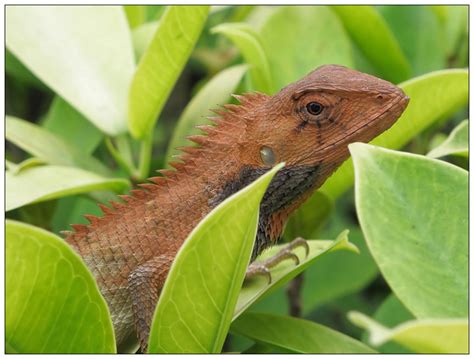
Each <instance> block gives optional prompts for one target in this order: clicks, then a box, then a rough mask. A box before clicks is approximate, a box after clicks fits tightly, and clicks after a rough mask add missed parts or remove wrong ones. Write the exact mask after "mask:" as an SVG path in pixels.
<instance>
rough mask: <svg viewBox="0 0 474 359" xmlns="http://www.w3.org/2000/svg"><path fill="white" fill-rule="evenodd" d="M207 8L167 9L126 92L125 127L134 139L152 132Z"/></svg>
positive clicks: (189, 51)
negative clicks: (126, 114)
mask: <svg viewBox="0 0 474 359" xmlns="http://www.w3.org/2000/svg"><path fill="white" fill-rule="evenodd" d="M208 11H209V6H170V7H168V8H167V10H166V12H165V14H164V15H163V17H162V19H161V20H160V25H159V27H158V29H157V31H156V33H155V36H154V37H153V40H152V41H151V44H150V45H149V47H148V49H147V50H146V52H145V54H144V55H143V56H142V58H141V60H140V63H139V64H138V68H137V71H136V72H135V75H134V76H133V80H132V85H131V87H130V93H129V109H128V127H129V129H130V132H131V133H132V135H133V136H135V137H137V138H142V137H144V136H145V135H146V134H147V133H149V132H150V131H152V130H153V127H154V125H155V122H156V120H157V117H158V115H159V114H160V112H161V110H162V108H163V106H164V104H165V102H166V100H167V98H168V96H169V94H170V92H171V89H172V88H173V86H174V84H175V82H176V80H177V79H178V76H179V74H180V73H181V71H182V70H183V68H184V65H185V64H186V61H187V60H188V58H189V55H190V54H191V51H192V49H193V48H194V45H195V43H196V41H197V39H198V38H199V35H200V34H201V30H202V28H203V26H204V23H205V21H206V18H207V13H208Z"/></svg>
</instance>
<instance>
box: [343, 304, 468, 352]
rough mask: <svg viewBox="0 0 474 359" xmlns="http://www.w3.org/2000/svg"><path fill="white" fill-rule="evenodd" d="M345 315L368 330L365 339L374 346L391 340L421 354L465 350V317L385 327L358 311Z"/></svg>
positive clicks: (466, 326)
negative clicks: (367, 335) (390, 327)
mask: <svg viewBox="0 0 474 359" xmlns="http://www.w3.org/2000/svg"><path fill="white" fill-rule="evenodd" d="M348 316H349V319H350V320H351V322H353V323H354V324H355V325H358V326H359V327H361V328H365V329H367V330H368V331H369V333H370V337H369V341H370V343H371V344H372V345H375V346H379V345H381V344H383V343H385V342H387V341H390V340H392V341H394V342H397V343H399V344H402V345H404V346H406V347H407V348H409V349H412V350H413V351H415V352H417V353H423V354H428V353H436V354H440V353H446V354H454V353H462V354H467V353H468V352H469V339H468V330H469V324H468V321H467V319H422V320H412V321H408V322H405V323H403V324H401V325H398V326H396V327H395V328H393V329H389V328H387V327H384V326H383V325H381V324H379V323H377V322H376V321H374V320H372V319H371V318H369V317H367V316H366V315H364V314H362V313H358V312H349V314H348Z"/></svg>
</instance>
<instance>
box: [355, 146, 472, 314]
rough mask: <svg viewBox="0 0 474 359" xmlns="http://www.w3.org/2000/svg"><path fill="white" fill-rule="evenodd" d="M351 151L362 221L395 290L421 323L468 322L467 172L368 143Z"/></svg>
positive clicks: (371, 245)
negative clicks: (461, 319) (440, 320)
mask: <svg viewBox="0 0 474 359" xmlns="http://www.w3.org/2000/svg"><path fill="white" fill-rule="evenodd" d="M349 150H350V151H351V154H352V156H353V158H354V164H355V173H356V207H357V214H358V217H359V221H360V224H361V227H362V230H363V232H364V236H365V239H366V241H367V243H368V246H369V249H370V252H371V253H372V255H373V257H374V259H375V261H376V262H377V264H378V266H379V268H380V271H381V272H382V274H383V276H384V278H385V279H386V280H387V282H388V284H389V285H390V287H391V288H392V290H393V292H394V293H395V294H396V295H397V297H398V298H399V299H400V300H401V302H402V303H403V304H404V305H405V306H406V307H407V308H408V309H409V310H410V311H411V312H412V313H413V314H414V315H415V317H417V318H450V317H464V316H467V313H468V277H467V265H468V172H467V171H465V170H463V169H460V168H459V167H456V166H454V165H451V164H449V163H446V162H443V161H438V160H433V159H429V158H427V157H424V156H419V155H413V154H408V153H402V152H396V151H391V150H386V149H382V148H379V147H375V146H371V145H366V144H362V143H354V144H351V145H349ZM447 303H449V305H447Z"/></svg>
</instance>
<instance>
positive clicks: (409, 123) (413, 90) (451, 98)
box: [320, 69, 468, 199]
mask: <svg viewBox="0 0 474 359" xmlns="http://www.w3.org/2000/svg"><path fill="white" fill-rule="evenodd" d="M399 86H400V88H402V89H403V91H405V93H406V94H407V95H408V96H409V97H410V103H409V105H408V107H407V109H406V110H405V112H404V113H403V114H402V116H401V117H400V118H399V119H398V121H397V122H396V123H395V124H394V125H393V126H392V127H391V128H390V129H389V130H387V131H386V132H384V133H383V134H381V135H380V136H378V137H377V138H375V139H374V140H373V141H371V142H370V143H372V144H374V145H377V146H382V147H386V148H393V149H397V148H401V147H403V146H404V145H406V144H407V143H408V142H409V141H410V140H411V139H412V138H414V137H415V136H416V135H418V134H419V133H421V132H422V131H423V130H425V129H427V128H428V127H429V126H430V125H433V124H434V123H440V122H441V121H443V120H445V119H447V118H448V117H449V116H450V115H452V114H453V113H454V112H455V111H457V110H459V109H460V108H461V107H462V106H465V105H466V104H467V101H468V72H467V70H460V69H454V70H443V71H437V72H433V73H430V74H426V75H423V76H420V77H416V78H414V79H411V80H409V81H406V82H404V83H402V84H400V85H399ZM353 181H354V171H353V166H352V160H350V159H349V160H347V161H346V162H344V164H343V165H342V166H341V167H340V168H339V169H338V170H337V171H336V172H335V173H334V174H333V175H332V176H331V177H330V178H329V179H328V180H327V181H326V182H325V183H324V185H323V186H322V187H321V188H320V191H322V192H324V193H325V194H327V195H329V197H331V198H333V199H335V198H337V197H338V196H340V195H341V194H342V193H343V192H344V191H346V190H347V189H348V188H349V187H351V185H352V183H353Z"/></svg>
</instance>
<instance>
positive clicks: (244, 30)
mask: <svg viewBox="0 0 474 359" xmlns="http://www.w3.org/2000/svg"><path fill="white" fill-rule="evenodd" d="M211 32H212V33H218V34H223V35H225V36H226V37H228V38H229V39H230V40H232V42H234V43H235V45H236V46H237V47H238V48H239V50H240V52H241V53H242V56H243V57H244V59H245V62H246V63H247V64H249V65H251V68H250V76H251V79H252V83H253V86H252V89H253V90H256V91H260V92H263V93H267V94H269V93H271V91H272V88H273V86H272V77H271V75H270V68H269V64H268V60H267V57H266V55H265V52H264V50H263V47H262V40H261V39H260V36H259V35H258V33H257V32H256V31H255V30H254V29H253V28H252V27H251V26H250V25H248V24H245V23H228V24H220V25H218V26H216V27H214V28H212V30H211Z"/></svg>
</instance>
